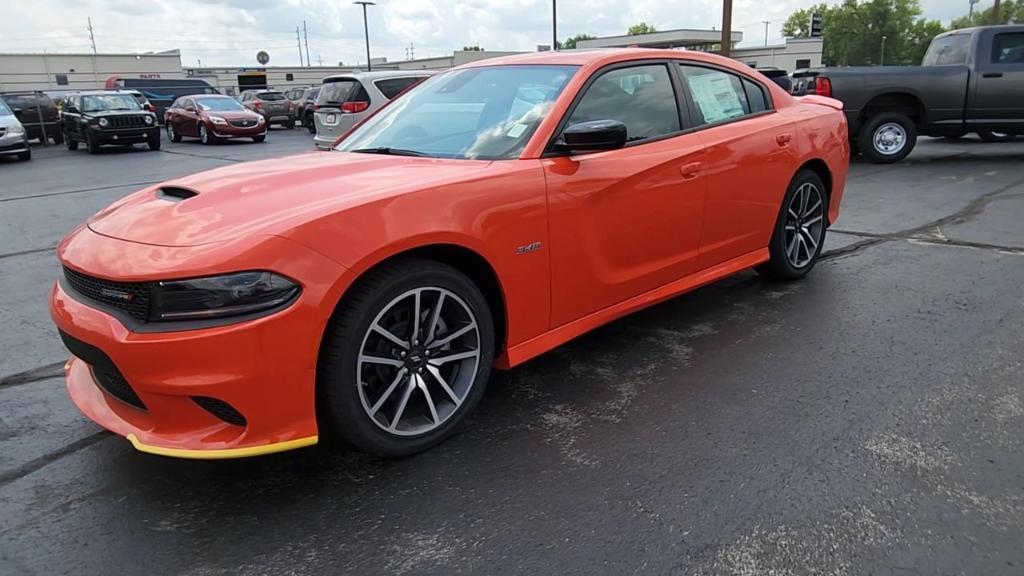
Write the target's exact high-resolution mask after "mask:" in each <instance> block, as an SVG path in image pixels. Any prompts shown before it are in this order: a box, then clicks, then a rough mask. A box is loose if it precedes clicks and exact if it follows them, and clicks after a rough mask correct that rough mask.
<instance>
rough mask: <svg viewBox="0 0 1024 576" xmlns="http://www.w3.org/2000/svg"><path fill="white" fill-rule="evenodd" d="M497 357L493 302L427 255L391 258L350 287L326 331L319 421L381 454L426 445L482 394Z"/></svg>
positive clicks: (450, 427) (442, 435)
mask: <svg viewBox="0 0 1024 576" xmlns="http://www.w3.org/2000/svg"><path fill="white" fill-rule="evenodd" d="M493 358H494V323H493V320H492V318H491V311H490V309H489V308H488V305H487V300H486V299H485V298H484V296H483V294H482V293H481V292H480V289H479V288H478V287H477V286H476V285H475V284H474V283H473V282H472V281H471V280H470V279H469V278H467V277H466V276H465V275H464V274H462V273H461V272H459V271H458V270H457V269H455V268H453V267H451V266H448V265H446V264H442V263H439V262H433V261H429V260H419V259H403V260H399V261H395V262H392V263H388V264H385V265H383V266H381V267H379V268H378V269H376V270H373V271H371V272H369V273H368V274H367V275H366V276H365V277H364V278H362V279H360V280H359V282H358V283H357V284H356V285H355V286H354V287H353V288H352V289H351V291H350V293H349V294H348V295H346V297H345V300H344V301H343V302H342V305H341V307H340V308H339V310H338V312H336V313H335V315H334V318H332V320H331V324H330V327H329V329H328V331H327V334H326V335H325V337H324V342H323V344H322V347H321V356H320V361H319V366H318V379H317V392H318V395H317V408H318V414H319V420H320V424H321V427H322V428H323V429H324V430H325V432H327V434H328V435H329V436H335V437H340V438H341V439H344V440H346V441H348V442H349V443H351V444H353V445H355V446H356V447H358V448H360V449H362V450H365V451H367V452H371V453H374V454H377V455H381V456H390V457H397V456H406V455H409V454H414V453H416V452H420V451H423V450H426V449H427V448H430V447H431V446H433V445H435V444H437V443H438V442H441V441H442V440H444V439H445V438H447V437H449V436H450V435H451V434H452V433H453V432H454V431H455V429H456V428H457V426H458V424H459V422H460V421H462V419H463V418H465V416H466V415H467V414H469V413H470V412H471V411H472V410H473V408H474V407H475V406H476V404H477V403H478V402H479V400H480V398H481V396H482V395H483V393H484V389H485V388H486V386H487V380H488V378H489V377H490V372H491V362H492V360H493Z"/></svg>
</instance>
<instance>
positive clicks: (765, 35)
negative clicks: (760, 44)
mask: <svg viewBox="0 0 1024 576" xmlns="http://www.w3.org/2000/svg"><path fill="white" fill-rule="evenodd" d="M761 22H764V45H765V47H766V48H767V47H768V25H769V24H771V23H772V22H771V20H761Z"/></svg>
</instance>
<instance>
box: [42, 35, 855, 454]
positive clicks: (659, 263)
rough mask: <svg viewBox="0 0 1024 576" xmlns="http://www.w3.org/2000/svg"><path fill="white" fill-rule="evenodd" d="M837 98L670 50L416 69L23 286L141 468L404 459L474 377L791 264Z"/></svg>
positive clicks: (105, 229) (153, 206) (66, 252)
mask: <svg viewBox="0 0 1024 576" xmlns="http://www.w3.org/2000/svg"><path fill="white" fill-rule="evenodd" d="M841 109H842V105H841V104H840V103H839V102H837V101H835V100H831V99H828V98H823V97H819V96H807V97H804V98H794V97H791V96H790V95H789V94H787V93H786V92H785V91H783V90H782V89H780V88H779V87H778V86H776V85H775V84H774V83H772V82H771V81H769V80H767V79H766V78H765V77H764V76H762V75H760V74H759V73H757V72H756V71H754V70H752V69H750V68H748V67H746V66H743V65H742V64H740V63H737V62H735V61H733V60H729V59H726V58H722V57H718V56H714V55H708V54H702V53H695V52H683V51H668V50H644V49H628V50H608V51H567V52H547V53H538V54H525V55H520V56H512V57H507V58H496V59H492V60H486V61H483V62H477V63H473V64H469V65H467V66H463V67H460V68H456V69H454V70H450V71H448V72H446V73H443V74H439V75H437V76H434V77H432V78H431V79H429V80H427V81H426V82H424V83H422V84H420V85H418V86H416V87H415V88H413V89H412V90H410V91H409V92H408V93H406V94H404V95H403V96H402V97H401V98H398V99H396V100H394V101H392V102H391V103H390V104H389V105H388V106H386V107H384V108H382V109H381V110H379V111H378V112H377V113H376V114H375V115H373V116H371V117H370V118H368V119H367V120H366V121H364V122H363V123H362V124H361V125H359V126H357V127H356V128H354V129H353V130H352V131H351V132H350V133H348V134H347V135H346V136H344V137H343V138H342V139H341V140H339V142H338V143H337V144H336V145H335V146H334V149H333V150H331V151H329V152H312V153H308V154H304V155H300V156H297V157H289V158H282V159H277V160H267V161H261V162H252V163H246V164H239V165H234V166H229V167H225V168H219V169H216V170H211V171H209V172H203V173H201V174H196V175H194V176H187V177H184V178H179V179H176V180H171V181H168V182H165V183H163V184H160V185H157V186H153V187H149V188H146V189H143V190H140V191H138V192H136V193H134V194H131V195H129V196H127V197H125V198H123V199H122V200H120V201H118V202H115V203H114V204H112V205H111V206H109V207H108V208H106V209H104V210H102V211H101V212H99V213H98V214H96V215H95V216H93V217H92V218H90V219H89V220H88V221H87V222H86V223H85V224H83V225H81V226H79V227H78V228H76V229H75V230H74V231H72V232H71V233H70V234H69V235H68V236H67V238H65V239H64V240H63V241H62V242H61V244H60V246H59V248H58V255H59V258H60V261H61V264H62V265H63V274H62V276H61V278H60V279H59V280H58V281H57V282H56V284H55V285H54V286H53V290H52V294H51V297H50V310H51V315H52V317H53V320H54V322H56V324H57V327H58V328H59V330H60V336H61V338H63V340H64V343H65V344H66V346H67V348H68V349H69V350H70V351H71V354H72V355H73V356H72V358H71V360H70V361H69V362H68V364H67V385H68V391H69V393H70V395H71V398H72V400H74V402H75V404H77V405H78V407H79V408H80V409H81V410H82V412H84V413H85V414H86V415H87V416H89V417H90V418H92V419H93V420H95V421H96V422H98V423H99V424H100V425H102V426H104V427H106V428H108V429H110V430H112V431H113V432H115V433H117V434H120V435H122V436H126V437H127V438H128V440H130V441H131V443H132V444H133V445H134V446H135V447H136V448H137V449H139V450H141V451H144V452H151V453H155V454H163V455H167V456H179V457H186V458H229V457H238V456H251V455H257V454H266V453H270V452H276V451H281V450H287V449H291V448H298V447H301V446H307V445H310V444H314V443H316V442H317V440H318V438H319V437H320V436H321V435H323V436H324V437H332V438H340V439H343V440H345V441H347V442H349V443H351V444H354V445H355V446H357V447H359V448H362V449H364V450H367V451H370V452H374V453H377V454H382V455H389V456H399V455H405V454H411V453H414V452H417V451H419V450H423V449H426V448H427V447H429V446H431V445H433V444H436V443H437V442H439V441H441V440H442V439H444V438H445V437H447V436H449V435H450V434H451V433H452V431H453V430H454V429H455V428H456V427H457V426H458V424H459V422H460V421H461V420H463V419H464V418H465V417H466V415H467V414H468V413H469V412H470V411H471V410H472V409H473V407H474V406H475V405H476V404H477V402H479V400H480V397H481V396H482V395H483V393H484V388H485V386H486V384H487V380H488V376H489V373H490V371H491V369H492V368H493V367H497V368H510V367H512V366H516V365H517V364H520V363H522V362H525V361H527V360H529V359H530V358H533V357H535V356H537V355H539V354H542V353H544V352H545V351H547V350H551V349H552V348H554V347H555V346H558V345H560V344H562V343H563V342H566V341H567V340H570V339H572V338H574V337H576V336H579V335H580V334H582V333H584V332H586V331H588V330H591V329H593V328H595V327H597V326H600V325H601V324H604V323H606V322H609V321H611V320H614V319H616V318H619V317H621V316H623V315H624V314H628V313H630V312H632V311H634V310H637V309H640V308H643V307H645V306H650V305H652V304H654V303H656V302H659V301H661V300H665V299H667V298H670V297H672V296H675V295H677V294H680V293H683V292H686V291H688V290H692V289H694V288H696V287H698V286H701V285H703V284H707V283H709V282H713V281H715V280H717V279H720V278H723V277H725V276H728V275H730V274H733V273H735V272H738V271H740V270H744V269H746V268H750V267H755V268H756V269H757V270H758V271H759V272H761V273H762V274H765V275H767V276H770V277H773V278H778V279H795V278H799V277H801V276H803V275H805V274H807V272H808V271H810V270H811V268H813V267H814V264H815V261H816V260H817V258H818V255H819V254H820V252H821V247H822V244H823V243H824V239H825V230H826V229H827V228H828V226H829V225H830V224H831V223H833V222H835V220H836V218H837V217H838V215H839V202H840V199H841V198H842V195H843V185H844V183H845V179H846V172H847V168H848V164H849V156H850V151H849V147H848V144H847V142H848V138H847V126H846V122H845V119H844V116H843V113H842V110H841Z"/></svg>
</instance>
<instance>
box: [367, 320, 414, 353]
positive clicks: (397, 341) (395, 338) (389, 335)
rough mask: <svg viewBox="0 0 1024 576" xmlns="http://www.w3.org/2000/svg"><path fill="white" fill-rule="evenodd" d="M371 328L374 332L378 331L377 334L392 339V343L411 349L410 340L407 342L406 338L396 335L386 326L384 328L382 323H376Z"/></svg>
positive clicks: (404, 348)
mask: <svg viewBox="0 0 1024 576" xmlns="http://www.w3.org/2000/svg"><path fill="white" fill-rule="evenodd" d="M370 328H371V329H372V330H373V331H374V332H376V333H377V334H380V335H381V336H383V337H385V338H387V339H388V340H390V341H391V343H392V344H394V345H395V346H398V347H399V348H401V349H403V350H408V349H409V343H408V342H405V341H404V340H402V339H401V338H399V337H398V336H395V335H394V334H392V333H391V331H390V330H387V329H386V328H384V327H383V326H381V325H380V324H374V325H373V326H371V327H370Z"/></svg>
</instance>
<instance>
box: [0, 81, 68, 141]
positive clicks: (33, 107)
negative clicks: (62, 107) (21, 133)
mask: <svg viewBox="0 0 1024 576" xmlns="http://www.w3.org/2000/svg"><path fill="white" fill-rule="evenodd" d="M0 96H2V97H3V99H4V101H5V102H7V106H8V107H10V109H11V111H12V112H14V116H15V118H17V119H18V121H19V122H21V125H22V126H24V127H25V133H26V134H28V139H29V140H33V139H36V140H39V141H40V142H42V141H43V139H44V138H53V142H54V144H60V143H61V142H63V141H64V136H63V133H62V132H61V128H60V113H59V112H58V111H57V105H56V104H54V102H53V99H52V98H50V97H49V96H47V95H46V94H44V93H42V92H4V93H3V94H0ZM44 135H45V136H44Z"/></svg>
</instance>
